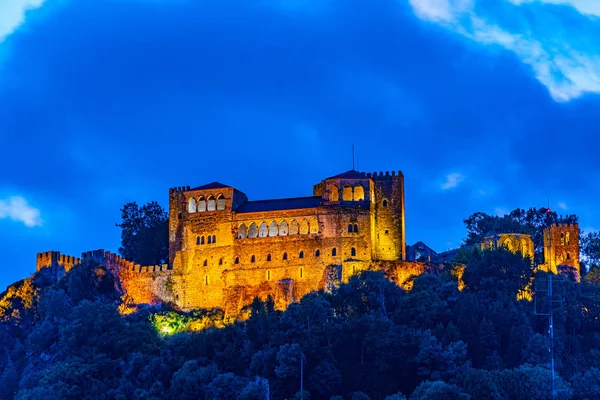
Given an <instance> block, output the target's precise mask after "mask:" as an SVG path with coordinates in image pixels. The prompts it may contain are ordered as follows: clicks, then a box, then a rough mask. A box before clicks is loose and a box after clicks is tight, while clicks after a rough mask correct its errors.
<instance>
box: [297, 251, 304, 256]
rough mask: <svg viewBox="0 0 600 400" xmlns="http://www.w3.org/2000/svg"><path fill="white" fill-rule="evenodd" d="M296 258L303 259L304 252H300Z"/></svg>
mask: <svg viewBox="0 0 600 400" xmlns="http://www.w3.org/2000/svg"><path fill="white" fill-rule="evenodd" d="M298 258H304V251H303V250H300V254H299V255H298Z"/></svg>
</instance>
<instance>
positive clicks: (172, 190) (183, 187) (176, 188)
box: [169, 186, 190, 194]
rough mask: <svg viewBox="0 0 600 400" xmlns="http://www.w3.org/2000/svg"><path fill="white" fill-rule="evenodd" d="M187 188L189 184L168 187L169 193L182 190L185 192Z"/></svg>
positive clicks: (188, 188)
mask: <svg viewBox="0 0 600 400" xmlns="http://www.w3.org/2000/svg"><path fill="white" fill-rule="evenodd" d="M188 190H190V186H177V187H172V188H169V194H177V193H183V192H187V191H188Z"/></svg>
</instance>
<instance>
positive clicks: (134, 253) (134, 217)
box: [117, 201, 169, 265]
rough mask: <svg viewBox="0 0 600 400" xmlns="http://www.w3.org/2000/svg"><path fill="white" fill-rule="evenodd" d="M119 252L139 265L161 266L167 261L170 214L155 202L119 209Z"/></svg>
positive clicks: (128, 204) (129, 205) (130, 204)
mask: <svg viewBox="0 0 600 400" xmlns="http://www.w3.org/2000/svg"><path fill="white" fill-rule="evenodd" d="M117 226H118V227H120V228H121V247H120V248H119V253H121V255H122V256H123V257H124V258H126V259H128V260H130V261H133V262H134V263H137V264H141V265H158V264H164V263H166V262H167V260H168V258H169V215H168V213H167V212H166V211H165V210H164V209H163V208H162V207H161V205H160V204H158V203H157V202H156V201H152V202H150V203H147V204H144V205H143V206H142V207H139V206H138V204H137V203H136V202H135V201H134V202H131V203H127V204H125V205H124V206H123V208H121V223H120V224H117Z"/></svg>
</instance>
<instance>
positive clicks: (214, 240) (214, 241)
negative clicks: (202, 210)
mask: <svg viewBox="0 0 600 400" xmlns="http://www.w3.org/2000/svg"><path fill="white" fill-rule="evenodd" d="M212 242H213V244H215V243H217V235H213V240H212Z"/></svg>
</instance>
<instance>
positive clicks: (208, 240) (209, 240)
mask: <svg viewBox="0 0 600 400" xmlns="http://www.w3.org/2000/svg"><path fill="white" fill-rule="evenodd" d="M206 241H207V242H208V244H211V243H212V237H211V236H210V235H209V236H208V237H207V238H206Z"/></svg>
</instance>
